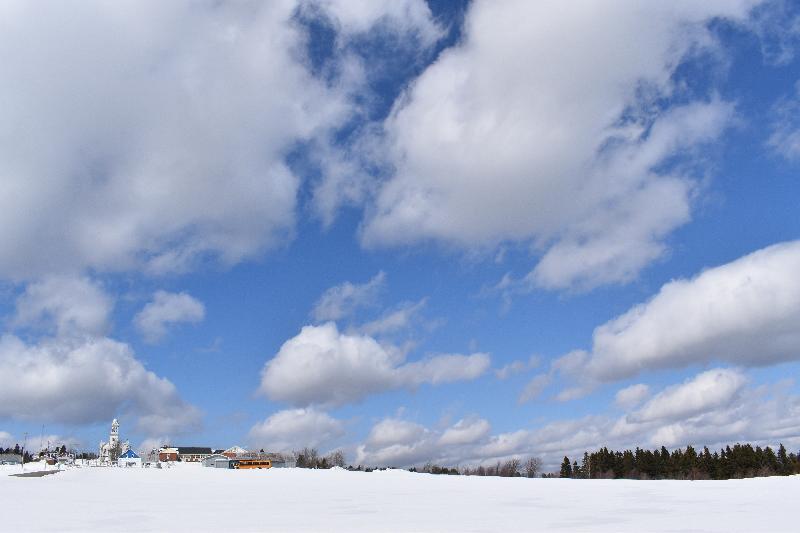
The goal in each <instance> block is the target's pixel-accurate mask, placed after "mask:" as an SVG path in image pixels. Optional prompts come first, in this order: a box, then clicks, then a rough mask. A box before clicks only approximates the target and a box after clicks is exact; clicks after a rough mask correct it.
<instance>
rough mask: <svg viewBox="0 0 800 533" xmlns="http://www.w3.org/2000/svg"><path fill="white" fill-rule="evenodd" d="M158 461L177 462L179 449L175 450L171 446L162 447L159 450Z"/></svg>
mask: <svg viewBox="0 0 800 533" xmlns="http://www.w3.org/2000/svg"><path fill="white" fill-rule="evenodd" d="M158 460H159V461H163V462H166V461H177V460H178V448H173V447H171V446H162V447H161V448H159V450H158Z"/></svg>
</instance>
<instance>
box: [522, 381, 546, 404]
mask: <svg viewBox="0 0 800 533" xmlns="http://www.w3.org/2000/svg"><path fill="white" fill-rule="evenodd" d="M551 379H552V378H551V376H550V374H538V375H536V376H534V377H533V379H531V380H530V381H529V382H528V384H527V385H525V388H524V389H522V393H521V394H520V395H519V403H526V402H529V401H531V400H535V399H536V398H538V397H539V396H540V395H541V394H542V392H543V391H544V389H545V388H546V387H547V386H548V385H549V384H550V381H551Z"/></svg>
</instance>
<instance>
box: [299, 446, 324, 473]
mask: <svg viewBox="0 0 800 533" xmlns="http://www.w3.org/2000/svg"><path fill="white" fill-rule="evenodd" d="M294 457H295V464H296V466H297V467H298V468H317V467H318V466H319V462H320V461H319V452H318V451H317V449H316V448H308V447H306V448H303V449H302V450H300V451H299V452H298V451H295V452H294Z"/></svg>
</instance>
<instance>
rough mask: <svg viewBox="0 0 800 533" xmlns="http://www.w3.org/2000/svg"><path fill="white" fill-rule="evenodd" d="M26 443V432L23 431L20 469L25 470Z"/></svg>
mask: <svg viewBox="0 0 800 533" xmlns="http://www.w3.org/2000/svg"><path fill="white" fill-rule="evenodd" d="M27 445H28V432H27V431H26V432H25V436H24V440H23V441H22V471H23V472H24V471H25V446H27Z"/></svg>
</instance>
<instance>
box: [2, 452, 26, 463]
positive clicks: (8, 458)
mask: <svg viewBox="0 0 800 533" xmlns="http://www.w3.org/2000/svg"><path fill="white" fill-rule="evenodd" d="M20 464H22V456H21V455H17V454H16V453H0V465H20Z"/></svg>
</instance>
